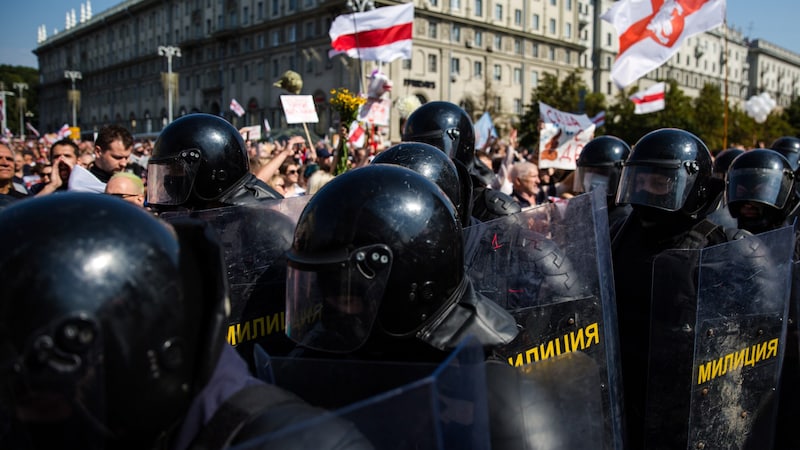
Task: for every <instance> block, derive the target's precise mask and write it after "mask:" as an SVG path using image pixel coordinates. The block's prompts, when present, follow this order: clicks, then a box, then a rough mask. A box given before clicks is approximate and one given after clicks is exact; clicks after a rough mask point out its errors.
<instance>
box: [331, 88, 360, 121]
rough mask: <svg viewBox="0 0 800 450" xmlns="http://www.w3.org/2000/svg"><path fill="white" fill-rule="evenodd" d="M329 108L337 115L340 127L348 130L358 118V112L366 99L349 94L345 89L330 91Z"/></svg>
mask: <svg viewBox="0 0 800 450" xmlns="http://www.w3.org/2000/svg"><path fill="white" fill-rule="evenodd" d="M330 102H331V106H333V109H335V110H336V112H338V113H339V121H340V122H341V124H342V126H344V127H347V128H350V124H351V123H353V121H354V120H356V117H358V110H359V108H361V105H363V104H364V103H366V102H367V99H365V98H364V97H361V96H359V95H355V94H353V93H351V92H350V91H349V90H348V89H346V88H338V89H331V99H330Z"/></svg>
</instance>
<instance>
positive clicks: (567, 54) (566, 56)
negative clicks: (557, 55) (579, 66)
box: [564, 50, 572, 64]
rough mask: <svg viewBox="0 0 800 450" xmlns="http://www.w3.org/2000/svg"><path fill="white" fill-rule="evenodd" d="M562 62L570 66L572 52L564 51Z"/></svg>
mask: <svg viewBox="0 0 800 450" xmlns="http://www.w3.org/2000/svg"><path fill="white" fill-rule="evenodd" d="M564 62H565V63H567V64H572V52H571V51H569V50H566V51H564Z"/></svg>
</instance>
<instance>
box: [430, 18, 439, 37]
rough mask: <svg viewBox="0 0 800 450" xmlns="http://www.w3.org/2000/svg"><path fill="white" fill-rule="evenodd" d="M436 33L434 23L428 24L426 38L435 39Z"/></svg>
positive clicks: (436, 28)
mask: <svg viewBox="0 0 800 450" xmlns="http://www.w3.org/2000/svg"><path fill="white" fill-rule="evenodd" d="M438 34H439V32H438V27H437V24H436V23H435V22H428V37H429V38H431V39H436V38H437V35H438Z"/></svg>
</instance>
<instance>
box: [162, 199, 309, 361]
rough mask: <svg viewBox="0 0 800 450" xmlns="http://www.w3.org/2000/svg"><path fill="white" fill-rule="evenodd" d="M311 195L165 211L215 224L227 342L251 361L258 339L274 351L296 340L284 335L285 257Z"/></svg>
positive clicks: (167, 215)
mask: <svg viewBox="0 0 800 450" xmlns="http://www.w3.org/2000/svg"><path fill="white" fill-rule="evenodd" d="M307 202H308V197H307V196H301V197H293V198H288V199H282V200H268V201H262V202H259V203H255V204H249V205H237V206H227V207H223V208H217V209H209V210H202V211H192V212H170V213H164V214H162V215H161V218H163V219H164V220H166V221H167V222H169V221H170V220H174V219H175V218H177V217H185V216H191V217H194V218H199V219H201V220H204V221H206V222H208V223H209V224H211V226H212V227H213V228H214V229H215V230H216V232H217V234H219V236H220V241H221V243H222V245H223V251H224V259H225V267H226V270H227V278H228V283H229V285H230V295H231V312H230V317H229V322H228V331H227V333H226V335H227V340H228V343H229V344H231V345H233V346H234V347H236V348H237V350H239V353H240V354H241V355H242V357H244V358H245V360H247V361H248V363H250V364H251V365H252V362H253V355H252V352H253V344H254V343H260V344H261V345H262V346H264V348H266V349H268V350H269V351H270V353H271V354H273V355H283V354H286V353H288V352H289V351H290V350H291V349H292V348H294V346H295V344H294V343H293V342H292V341H291V340H290V339H289V338H288V337H286V334H285V313H284V312H285V309H286V306H285V300H286V299H285V292H286V256H285V253H286V251H287V250H289V248H290V247H291V245H292V239H293V237H294V228H295V225H296V224H297V219H298V217H299V216H300V213H301V212H302V210H303V208H304V207H305V205H306V203H307Z"/></svg>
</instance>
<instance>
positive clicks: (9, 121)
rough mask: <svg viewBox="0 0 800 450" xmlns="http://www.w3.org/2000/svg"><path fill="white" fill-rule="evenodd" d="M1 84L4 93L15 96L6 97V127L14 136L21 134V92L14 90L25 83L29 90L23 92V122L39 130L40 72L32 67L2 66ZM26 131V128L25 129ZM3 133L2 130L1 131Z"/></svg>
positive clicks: (0, 70) (0, 69) (0, 68)
mask: <svg viewBox="0 0 800 450" xmlns="http://www.w3.org/2000/svg"><path fill="white" fill-rule="evenodd" d="M0 82H2V87H3V90H4V91H8V92H13V93H14V95H13V96H9V95H7V96H6V126H7V127H8V129H9V130H11V132H12V133H14V134H19V111H20V110H19V107H18V103H17V101H18V99H19V91H18V90H17V89H15V88H14V84H15V83H25V84H27V85H28V89H25V90H23V91H22V95H23V97H24V99H25V107H24V108H23V111H22V112H23V114H24V115H26V116H27V117H23V121H28V122H31V125H33V126H34V127H37V128H38V125H39V71H38V70H36V69H34V68H32V67H24V66H9V65H5V64H4V65H0ZM23 129H24V128H23ZM0 131H2V130H0Z"/></svg>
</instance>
